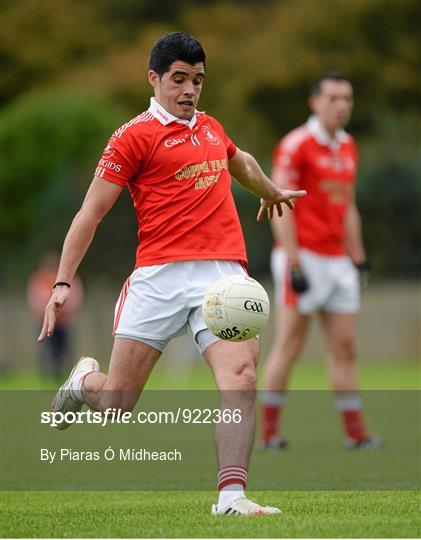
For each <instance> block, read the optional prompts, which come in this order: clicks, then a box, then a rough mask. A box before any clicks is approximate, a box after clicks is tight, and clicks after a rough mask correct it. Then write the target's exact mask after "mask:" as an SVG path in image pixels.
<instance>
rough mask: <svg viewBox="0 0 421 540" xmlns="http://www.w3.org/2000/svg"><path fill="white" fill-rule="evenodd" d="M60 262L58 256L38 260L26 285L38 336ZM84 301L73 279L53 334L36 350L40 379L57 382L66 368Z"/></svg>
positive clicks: (55, 254) (48, 254)
mask: <svg viewBox="0 0 421 540" xmlns="http://www.w3.org/2000/svg"><path fill="white" fill-rule="evenodd" d="M59 261H60V257H59V255H58V253H55V252H50V253H46V254H45V255H44V256H43V257H42V258H41V260H40V264H39V268H38V269H37V270H36V272H34V274H32V276H31V277H30V278H29V281H28V286H27V291H26V292H27V300H28V306H29V310H30V312H31V315H32V317H33V319H34V321H35V324H36V331H37V335H39V333H40V331H41V328H42V324H43V321H44V315H45V306H46V304H47V303H48V300H49V299H50V297H51V290H52V287H53V285H54V283H55V281H56V276H57V271H58V266H59ZM83 298H84V290H83V284H82V281H81V279H80V277H79V276H78V275H75V277H74V281H73V284H72V291H71V294H69V298H68V300H67V302H66V304H65V305H64V306H63V309H61V310H60V313H58V315H57V321H56V329H55V332H54V334H53V335H52V336H51V339H49V340H47V341H46V342H44V343H42V344H41V345H40V347H39V350H38V359H39V367H40V372H41V375H42V376H43V377H53V378H54V379H56V380H60V379H62V377H63V375H64V372H65V371H66V369H67V368H68V363H69V360H70V359H71V356H72V344H73V331H74V329H73V324H74V321H75V318H76V315H77V312H78V311H79V308H80V307H81V306H82V303H83Z"/></svg>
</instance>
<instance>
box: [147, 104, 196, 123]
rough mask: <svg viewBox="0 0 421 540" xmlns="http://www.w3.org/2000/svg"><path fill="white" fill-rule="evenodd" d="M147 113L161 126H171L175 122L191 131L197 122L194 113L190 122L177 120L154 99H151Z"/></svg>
mask: <svg viewBox="0 0 421 540" xmlns="http://www.w3.org/2000/svg"><path fill="white" fill-rule="evenodd" d="M148 111H149V112H150V113H151V114H152V115H153V116H154V117H155V118H156V119H157V120H158V121H159V122H161V124H162V125H163V126H167V125H168V124H171V122H177V124H184V125H185V126H188V127H189V128H190V129H192V128H193V127H194V126H195V124H196V121H197V118H196V113H197V111H195V112H194V115H193V118H192V119H191V120H183V119H181V118H177V117H176V116H174V115H173V114H171V113H169V112H168V111H167V110H166V109H164V107H163V106H162V105H160V104H159V103H158V102H157V100H156V99H155V98H154V97H151V104H150V106H149V109H148Z"/></svg>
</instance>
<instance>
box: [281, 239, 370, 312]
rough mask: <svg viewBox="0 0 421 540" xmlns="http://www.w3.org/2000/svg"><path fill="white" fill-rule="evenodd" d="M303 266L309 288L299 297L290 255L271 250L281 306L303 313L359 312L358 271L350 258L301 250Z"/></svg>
mask: <svg viewBox="0 0 421 540" xmlns="http://www.w3.org/2000/svg"><path fill="white" fill-rule="evenodd" d="M299 259H300V265H301V269H302V271H303V273H304V274H305V276H306V278H307V281H308V282H309V289H308V290H307V291H306V292H304V293H301V294H297V293H295V292H294V291H292V289H291V282H290V278H289V271H288V263H287V254H286V252H285V250H284V249H283V248H279V247H275V248H273V250H272V256H271V270H272V278H273V281H274V286H275V298H276V302H277V303H278V305H279V304H280V305H290V306H296V307H297V309H298V311H299V312H300V313H303V314H311V313H313V312H314V311H316V310H319V309H322V310H324V311H331V312H334V313H356V312H357V311H358V310H359V309H360V286H359V279H358V270H357V269H356V268H355V266H354V265H353V264H352V261H351V259H350V258H349V257H347V256H340V257H331V256H324V255H319V254H318V253H314V252H312V251H309V250H307V249H300V250H299Z"/></svg>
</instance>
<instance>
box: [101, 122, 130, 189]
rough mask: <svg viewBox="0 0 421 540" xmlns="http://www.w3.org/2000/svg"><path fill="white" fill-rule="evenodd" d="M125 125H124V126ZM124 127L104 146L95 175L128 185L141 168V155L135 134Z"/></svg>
mask: <svg viewBox="0 0 421 540" xmlns="http://www.w3.org/2000/svg"><path fill="white" fill-rule="evenodd" d="M123 127H124V126H123ZM121 130H122V128H120V129H118V130H117V131H116V132H114V133H113V135H112V136H111V138H110V139H109V141H108V144H107V146H106V147H105V148H104V151H103V153H102V156H101V159H100V160H99V162H98V167H97V168H96V171H95V176H99V177H100V178H103V179H104V180H108V181H109V182H113V183H115V184H119V185H120V186H123V187H124V186H126V185H127V183H128V182H129V181H130V180H131V179H132V178H133V176H134V175H135V174H136V173H137V171H138V169H139V164H140V162H141V155H140V153H141V152H139V148H138V145H136V144H135V141H134V139H133V135H132V134H131V133H130V132H129V131H123V132H122V133H121Z"/></svg>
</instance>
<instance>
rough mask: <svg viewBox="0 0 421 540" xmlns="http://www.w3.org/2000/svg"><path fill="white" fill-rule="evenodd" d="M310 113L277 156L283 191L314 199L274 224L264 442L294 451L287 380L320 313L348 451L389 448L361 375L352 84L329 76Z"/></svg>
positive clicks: (362, 268)
mask: <svg viewBox="0 0 421 540" xmlns="http://www.w3.org/2000/svg"><path fill="white" fill-rule="evenodd" d="M309 105H310V109H311V110H312V112H313V115H312V116H311V117H310V118H309V120H308V122H307V123H306V124H304V125H303V126H300V127H298V128H297V129H294V130H293V131H291V132H290V133H288V134H287V135H286V136H285V137H284V138H283V139H282V140H281V141H280V142H279V144H278V145H277V146H276V149H275V153H274V158H273V169H272V180H273V181H274V182H275V183H276V184H277V185H278V186H279V187H280V188H282V189H301V188H302V189H306V190H308V193H309V194H308V196H307V197H306V198H305V199H302V200H300V201H299V202H298V203H297V207H296V210H295V212H294V215H292V214H290V213H288V215H285V216H284V218H283V219H282V220H279V219H277V218H276V216H275V217H274V219H273V220H272V223H271V224H272V230H273V235H274V239H275V245H274V248H273V251H272V260H271V267H272V275H273V279H274V283H275V294H276V303H277V322H276V331H275V338H274V341H273V343H272V348H271V350H270V352H269V356H268V360H267V363H266V367H265V389H266V391H265V392H264V393H263V402H264V405H263V418H262V425H263V430H262V444H263V448H266V449H277V448H283V447H285V446H286V443H287V441H286V439H285V437H284V436H282V435H281V432H280V423H281V422H280V420H281V418H280V417H281V412H282V410H283V405H284V402H285V399H286V390H287V387H288V379H289V376H290V373H291V370H292V368H293V365H294V362H295V361H296V360H297V358H298V356H299V354H300V352H301V349H302V347H303V345H304V342H305V339H306V336H307V331H308V327H309V323H310V319H311V316H312V315H313V314H315V313H318V314H319V317H320V322H321V325H322V329H323V332H324V335H325V338H326V342H327V346H328V350H329V368H330V379H331V383H332V386H333V389H334V391H335V393H336V399H335V405H336V408H337V409H338V411H339V412H340V415H341V418H342V422H343V428H344V432H345V436H346V445H347V446H348V448H354V449H358V448H366V449H373V448H378V447H379V445H380V443H381V441H380V439H378V438H376V437H370V435H369V434H368V432H367V429H366V426H365V423H364V418H363V413H362V409H361V407H362V402H361V397H360V395H359V393H358V383H357V373H356V353H355V349H356V322H357V312H358V310H359V307H360V285H362V284H363V283H362V282H363V281H366V280H367V271H368V264H367V257H366V253H365V250H364V245H363V241H362V235H361V220H360V215H359V212H358V209H357V206H356V203H355V195H354V192H355V181H356V175H357V166H358V155H357V147H356V144H355V141H354V139H353V138H352V137H351V135H349V134H348V133H346V132H345V131H344V129H343V127H344V126H345V125H346V123H347V122H348V120H349V118H350V115H351V111H352V107H353V91H352V85H351V83H350V81H349V80H348V79H346V78H345V77H344V76H342V75H340V74H334V73H331V74H329V73H328V74H326V75H323V76H321V77H320V78H319V79H318V80H316V81H315V82H314V84H313V85H312V88H311V95H310V100H309ZM359 278H360V279H359Z"/></svg>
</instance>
